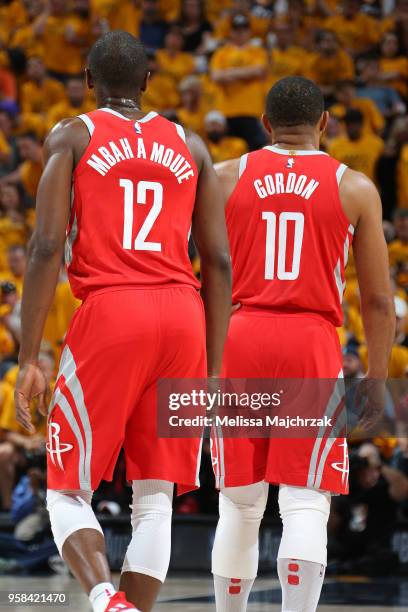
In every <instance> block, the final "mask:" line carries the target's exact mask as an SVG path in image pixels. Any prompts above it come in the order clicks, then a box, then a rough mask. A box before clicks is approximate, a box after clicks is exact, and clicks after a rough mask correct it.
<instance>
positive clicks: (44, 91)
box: [20, 79, 65, 114]
mask: <svg viewBox="0 0 408 612" xmlns="http://www.w3.org/2000/svg"><path fill="white" fill-rule="evenodd" d="M20 95H21V110H22V111H23V112H25V113H39V114H44V113H46V112H47V111H48V110H49V109H50V108H51V107H52V106H54V105H55V104H58V102H62V101H63V100H64V99H65V90H64V86H63V85H62V83H60V82H59V81H57V80H56V79H45V80H44V82H43V83H41V85H39V84H38V83H35V82H34V81H27V83H23V85H22V87H21V94H20Z"/></svg>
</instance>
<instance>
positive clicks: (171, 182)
mask: <svg viewBox="0 0 408 612" xmlns="http://www.w3.org/2000/svg"><path fill="white" fill-rule="evenodd" d="M80 119H82V121H83V122H84V123H85V124H86V126H87V128H88V130H89V133H90V136H91V138H90V142H89V145H88V147H87V149H86V150H85V152H84V154H83V156H82V158H81V160H80V162H79V163H78V165H77V167H76V169H75V171H74V176H73V203H72V211H71V218H70V223H69V228H68V236H67V243H66V261H67V264H68V273H69V279H70V282H71V286H72V289H73V291H74V294H75V295H76V296H77V297H78V298H80V299H84V298H85V297H86V296H87V295H88V293H89V292H91V291H93V290H96V289H101V288H105V287H114V286H120V285H122V286H141V287H143V286H152V285H164V284H177V285H180V284H183V285H186V284H187V285H191V286H194V287H198V285H199V284H198V282H197V280H196V278H195V277H194V274H193V272H192V268H191V264H190V260H189V257H188V237H189V233H190V227H191V217H192V213H193V208H194V202H195V196H196V186H197V176H198V172H197V167H196V164H195V162H194V159H193V157H192V155H191V153H190V151H189V149H188V147H187V145H186V142H185V135H184V131H183V129H182V128H181V126H179V125H176V124H174V123H171V122H170V121H167V120H166V119H164V118H163V117H160V116H159V115H157V114H156V113H149V114H148V115H146V116H145V117H143V118H142V119H140V120H139V121H135V120H130V119H127V118H126V117H124V116H123V115H121V114H120V113H117V112H115V111H113V110H111V109H107V108H105V109H98V110H96V111H93V112H91V113H88V114H86V115H81V116H80Z"/></svg>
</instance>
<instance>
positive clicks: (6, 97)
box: [0, 55, 17, 102]
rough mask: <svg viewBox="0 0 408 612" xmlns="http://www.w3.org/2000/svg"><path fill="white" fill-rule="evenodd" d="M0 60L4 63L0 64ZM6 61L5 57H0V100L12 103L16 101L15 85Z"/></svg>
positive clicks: (0, 62)
mask: <svg viewBox="0 0 408 612" xmlns="http://www.w3.org/2000/svg"><path fill="white" fill-rule="evenodd" d="M2 58H4V60H5V61H3V62H2V61H1V60H2ZM7 59H8V58H7V55H6V56H1V57H0V100H3V101H13V102H14V101H15V100H16V99H17V83H16V79H15V77H14V75H13V73H12V72H11V70H10V69H9V67H8V65H7V64H8V61H7Z"/></svg>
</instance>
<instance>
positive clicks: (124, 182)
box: [119, 179, 163, 251]
mask: <svg viewBox="0 0 408 612" xmlns="http://www.w3.org/2000/svg"><path fill="white" fill-rule="evenodd" d="M119 184H120V186H121V187H123V189H124V190H125V202H124V207H125V210H124V215H123V218H124V221H123V248H124V249H126V250H132V249H133V248H134V249H135V250H136V251H161V250H162V245H161V242H147V241H146V238H147V237H148V235H149V233H150V231H151V229H152V227H153V225H154V222H155V221H156V219H157V217H158V216H159V214H160V211H161V209H162V206H163V185H162V184H161V183H154V182H152V181H139V182H138V183H137V191H136V202H137V204H142V205H143V204H146V194H147V192H148V191H152V192H153V206H152V207H151V209H150V210H149V213H148V215H147V217H146V219H145V222H144V223H143V225H142V227H141V228H140V230H139V233H138V235H137V236H136V238H135V244H134V247H133V245H132V236H133V209H134V184H133V181H131V180H130V179H120V181H119Z"/></svg>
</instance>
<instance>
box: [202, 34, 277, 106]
mask: <svg viewBox="0 0 408 612" xmlns="http://www.w3.org/2000/svg"><path fill="white" fill-rule="evenodd" d="M249 66H260V67H263V68H265V69H267V66H268V56H267V54H266V51H265V50H264V49H262V48H261V47H255V46H253V45H245V46H244V47H237V46H236V45H231V44H227V45H225V46H224V47H221V48H220V49H218V51H216V52H215V53H214V55H213V57H212V59H211V63H210V69H211V71H217V70H226V69H228V68H244V67H249ZM264 102H265V80H264V79H259V78H258V79H252V80H239V81H234V82H232V83H224V84H223V85H220V86H219V98H218V104H217V108H218V109H219V110H220V111H221V112H222V113H224V115H225V116H226V117H239V116H252V117H259V116H260V115H261V114H262V112H263V110H264Z"/></svg>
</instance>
